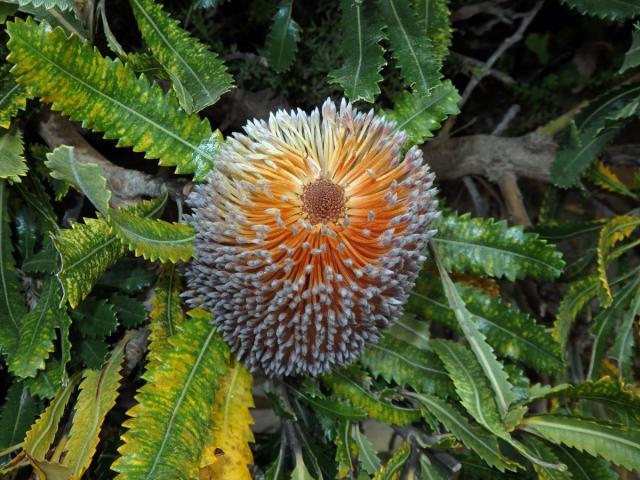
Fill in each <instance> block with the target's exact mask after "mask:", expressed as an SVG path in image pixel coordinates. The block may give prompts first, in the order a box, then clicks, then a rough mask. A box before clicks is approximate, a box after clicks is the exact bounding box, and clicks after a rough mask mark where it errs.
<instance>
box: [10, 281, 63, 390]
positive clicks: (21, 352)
mask: <svg viewBox="0 0 640 480" xmlns="http://www.w3.org/2000/svg"><path fill="white" fill-rule="evenodd" d="M59 305H60V287H59V285H58V282H57V281H56V279H55V278H53V277H48V279H47V280H46V282H45V284H44V285H43V287H42V288H41V289H40V292H39V298H38V303H37V305H36V306H35V308H34V309H33V310H31V311H30V312H29V313H27V314H26V315H24V316H23V317H22V319H21V320H20V337H19V340H18V346H17V348H16V352H15V354H14V355H13V356H12V357H11V360H10V361H9V370H10V371H11V372H13V374H14V375H16V376H18V377H20V378H25V377H35V376H36V373H37V371H38V370H42V369H44V367H45V361H46V360H47V358H48V357H49V355H50V353H51V352H52V351H53V349H54V344H53V342H54V340H55V338H56V327H57V325H58V324H59V323H60V322H61V317H62V316H64V315H66V314H67V313H66V311H65V309H64V308H60V306H59Z"/></svg>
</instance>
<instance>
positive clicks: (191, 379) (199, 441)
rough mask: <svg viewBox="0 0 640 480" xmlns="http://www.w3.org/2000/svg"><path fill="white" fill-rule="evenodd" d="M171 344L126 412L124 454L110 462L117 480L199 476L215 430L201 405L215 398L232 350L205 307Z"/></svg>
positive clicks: (208, 414)
mask: <svg viewBox="0 0 640 480" xmlns="http://www.w3.org/2000/svg"><path fill="white" fill-rule="evenodd" d="M168 342H169V345H170V346H169V348H167V349H166V350H165V351H164V352H163V355H162V358H161V359H158V361H155V362H153V363H151V364H150V365H149V368H148V370H147V371H146V372H145V374H144V375H143V378H144V380H145V381H146V384H145V385H144V386H142V388H140V390H139V391H138V394H137V395H136V400H137V402H138V403H137V404H136V405H135V406H134V407H133V408H131V409H130V410H129V411H128V412H127V415H128V416H129V417H131V418H130V419H129V420H127V421H126V422H125V423H124V426H125V427H126V428H128V430H127V431H126V432H125V433H124V434H123V435H122V440H123V442H124V444H123V445H122V446H121V447H120V448H119V449H118V451H119V453H120V454H121V457H120V458H118V459H117V460H116V461H115V463H114V464H113V465H112V469H113V470H115V471H116V472H118V473H119V475H118V476H117V477H116V478H118V479H119V480H125V479H137V478H175V477H177V478H192V477H194V476H196V477H197V475H198V472H199V467H200V460H201V458H202V451H203V448H204V446H205V444H206V442H207V440H208V439H209V435H210V431H211V430H210V429H211V412H210V410H209V409H208V408H202V407H203V406H204V405H207V404H209V402H211V401H212V399H214V398H215V395H216V392H217V391H218V387H219V383H218V378H219V377H220V376H221V375H223V374H224V373H225V372H226V371H227V364H228V359H229V354H228V348H227V346H226V345H225V343H224V341H223V340H222V338H221V337H220V336H219V335H218V333H217V331H216V328H215V327H213V326H212V325H211V316H210V315H208V314H206V313H204V312H203V311H201V310H199V311H195V316H193V318H191V319H190V320H187V321H185V322H184V323H183V324H182V325H181V329H180V331H179V332H178V333H176V334H175V335H172V336H171V337H169V339H168Z"/></svg>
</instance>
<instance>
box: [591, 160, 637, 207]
mask: <svg viewBox="0 0 640 480" xmlns="http://www.w3.org/2000/svg"><path fill="white" fill-rule="evenodd" d="M587 179H588V180H590V181H591V182H593V183H595V184H596V185H598V186H599V187H602V188H604V189H605V190H609V191H610V192H613V193H617V194H620V195H624V196H625V197H629V198H633V199H634V200H638V195H636V194H635V193H633V192H632V191H631V190H630V189H629V187H627V186H626V185H625V184H624V183H623V182H622V180H620V178H619V177H618V176H617V175H616V174H615V173H614V172H613V171H612V170H611V169H610V168H609V167H608V166H607V165H606V164H605V163H603V162H595V163H594V164H593V167H591V169H590V170H589V171H588V172H587Z"/></svg>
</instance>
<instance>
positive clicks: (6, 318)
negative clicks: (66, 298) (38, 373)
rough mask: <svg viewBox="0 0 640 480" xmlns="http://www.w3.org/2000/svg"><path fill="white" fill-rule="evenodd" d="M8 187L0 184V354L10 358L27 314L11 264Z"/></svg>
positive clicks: (13, 266) (12, 263)
mask: <svg viewBox="0 0 640 480" xmlns="http://www.w3.org/2000/svg"><path fill="white" fill-rule="evenodd" d="M8 196H9V192H8V189H7V183H6V181H4V180H0V319H2V320H1V321H0V350H1V351H2V354H3V355H4V356H5V357H6V358H11V356H12V355H13V353H14V352H15V349H16V347H17V346H18V340H19V338H20V319H21V318H22V316H23V315H25V314H26V313H27V307H26V306H25V304H24V300H23V298H22V291H21V289H20V283H19V281H18V275H17V274H16V270H15V262H14V260H13V251H12V250H13V249H12V242H11V233H10V230H9V229H10V226H9V211H8V206H7V201H8Z"/></svg>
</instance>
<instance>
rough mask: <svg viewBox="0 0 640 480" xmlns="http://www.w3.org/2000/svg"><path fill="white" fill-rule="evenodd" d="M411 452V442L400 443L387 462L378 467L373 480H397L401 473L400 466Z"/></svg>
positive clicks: (402, 465)
mask: <svg viewBox="0 0 640 480" xmlns="http://www.w3.org/2000/svg"><path fill="white" fill-rule="evenodd" d="M410 454H411V444H410V443H409V442H405V443H403V444H402V445H400V446H399V447H398V448H397V449H396V451H395V452H393V455H391V458H390V459H389V460H388V461H387V463H386V464H385V465H384V466H382V467H380V469H379V470H378V471H377V472H376V473H375V475H374V476H373V480H398V479H400V478H401V477H400V475H401V474H402V468H403V467H404V464H405V463H406V461H407V460H408V459H409V455H410Z"/></svg>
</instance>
